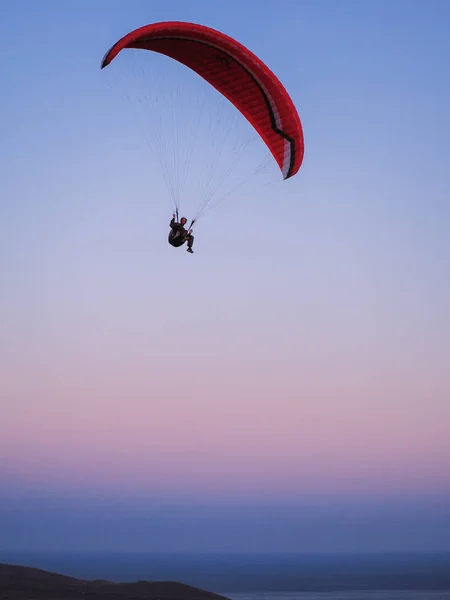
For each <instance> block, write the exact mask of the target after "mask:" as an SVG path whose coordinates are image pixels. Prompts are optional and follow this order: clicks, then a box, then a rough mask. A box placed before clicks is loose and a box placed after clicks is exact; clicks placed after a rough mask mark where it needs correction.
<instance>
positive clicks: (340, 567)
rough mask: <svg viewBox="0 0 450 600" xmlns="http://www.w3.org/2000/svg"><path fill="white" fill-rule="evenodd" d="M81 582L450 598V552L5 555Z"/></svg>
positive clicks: (345, 597) (305, 597)
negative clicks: (149, 582)
mask: <svg viewBox="0 0 450 600" xmlns="http://www.w3.org/2000/svg"><path fill="white" fill-rule="evenodd" d="M0 562H2V563H9V564H16V565H22V566H30V567H37V568H40V569H45V570H48V571H53V572H56V573H61V574H63V575H69V576H72V577H78V578H81V579H107V580H110V581H117V582H120V581H122V582H129V581H138V580H153V581H155V580H158V581H167V580H170V581H180V582H183V583H186V584H188V585H192V586H195V587H199V588H202V589H204V590H208V591H211V592H216V593H218V594H221V595H223V596H226V597H227V598H230V599H231V600H450V553H449V554H423V555H421V554H407V555H406V554H404V555H400V554H395V555H387V554H383V555H381V554H379V555H361V554H359V555H345V556H342V555H319V556H318V555H314V556H313V555H306V554H280V553H277V554H262V553H261V554H240V553H233V554H223V553H220V554H219V553H213V552H212V553H208V554H168V553H161V554H157V553H151V554H149V553H131V552H128V553H119V552H118V553H108V554H104V553H94V552H92V553H73V552H72V553H65V552H59V553H24V552H14V553H11V552H9V553H8V552H1V551H0Z"/></svg>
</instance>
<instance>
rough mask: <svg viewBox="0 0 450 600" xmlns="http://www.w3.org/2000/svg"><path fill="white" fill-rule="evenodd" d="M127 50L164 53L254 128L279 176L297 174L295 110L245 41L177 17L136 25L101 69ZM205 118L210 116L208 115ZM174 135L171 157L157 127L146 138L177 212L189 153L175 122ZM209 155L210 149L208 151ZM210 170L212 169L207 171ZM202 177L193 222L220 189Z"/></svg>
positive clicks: (299, 144) (299, 152) (299, 141)
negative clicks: (184, 151) (184, 154)
mask: <svg viewBox="0 0 450 600" xmlns="http://www.w3.org/2000/svg"><path fill="white" fill-rule="evenodd" d="M130 49H133V50H147V51H150V52H151V53H156V54H159V55H165V56H166V57H168V58H170V59H173V61H176V62H177V63H179V64H181V65H184V66H185V67H188V69H190V70H191V71H193V72H194V73H195V74H196V75H197V76H199V78H201V79H202V80H203V81H204V82H207V84H209V86H212V88H214V89H215V90H216V93H218V94H219V95H220V96H221V97H223V98H224V99H226V101H229V103H231V104H232V105H233V107H234V109H235V110H236V111H238V113H240V115H241V117H243V119H245V121H246V122H247V124H248V125H249V126H250V129H252V131H253V133H255V132H256V134H257V137H259V139H260V140H262V142H263V144H264V145H265V148H266V151H267V150H268V151H269V155H270V156H271V157H272V160H275V162H276V165H277V166H278V169H279V170H280V171H281V174H282V177H283V179H285V180H286V179H289V178H291V177H293V176H294V175H295V174H296V173H297V172H298V170H299V169H300V167H301V164H302V161H303V155H304V140H303V130H302V125H301V121H300V117H299V115H298V112H297V109H296V108H295V105H294V103H293V101H292V100H291V98H290V96H289V94H288V93H287V91H286V90H285V88H284V87H283V85H282V84H281V82H280V81H279V79H278V78H277V77H276V75H275V74H274V73H273V72H272V71H271V70H270V69H269V67H268V66H267V65H266V64H265V63H264V62H263V61H262V60H261V59H260V58H258V57H257V56H256V55H255V54H253V53H252V52H251V51H250V50H249V49H248V48H246V47H245V46H244V45H242V44H241V43H239V42H238V41H236V40H235V39H233V38H231V37H229V36H228V35H226V34H224V33H221V32H219V31H217V30H215V29H212V28H209V27H206V26H204V25H198V24H194V23H186V22H179V21H173V22H162V23H153V24H149V25H145V26H143V27H140V28H138V29H135V30H133V31H131V32H130V33H128V34H127V35H125V36H124V37H122V38H121V39H120V40H118V41H117V42H116V43H115V44H114V45H113V46H112V47H111V48H110V49H109V50H108V51H107V52H106V54H105V55H104V57H103V60H102V62H101V68H102V69H104V68H105V67H107V66H108V65H110V64H111V63H112V62H113V61H114V60H115V59H116V58H117V56H118V55H119V54H120V53H121V52H122V51H124V50H130ZM139 54H140V53H139ZM183 93H184V92H182V93H181V94H180V95H179V96H177V98H179V97H180V96H182V95H183ZM140 104H141V105H143V104H144V102H141V101H140ZM163 108H164V101H161V99H160V98H157V99H156V101H155V106H154V107H151V111H149V112H152V114H156V113H157V111H158V109H160V110H162V109H163ZM178 109H179V107H178V106H177V105H175V107H174V110H173V112H174V113H177V112H181V111H179V110H178ZM188 118H189V115H188V114H187V111H186V113H183V119H186V120H187V119H188ZM166 121H167V119H164V118H162V117H161V122H162V124H163V125H164V124H166ZM210 121H213V119H212V118H210ZM242 127H243V126H242ZM226 133H228V132H226ZM213 135H214V134H213ZM175 136H176V140H175V141H174V156H173V157H172V156H169V154H168V151H167V142H168V140H167V139H166V138H167V136H164V135H162V134H158V133H157V131H156V128H155V130H153V131H151V132H150V133H149V137H150V139H151V142H152V143H155V144H158V143H159V144H160V147H159V154H158V160H159V161H160V162H161V166H162V169H163V175H164V179H165V180H166V183H167V185H168V189H169V192H170V194H171V196H172V203H173V206H174V209H175V212H176V214H178V209H179V203H180V196H181V194H182V189H181V188H182V184H183V182H184V181H185V179H186V171H187V170H188V165H189V162H188V159H189V160H190V155H189V156H188V158H186V163H181V162H180V161H181V159H180V149H179V145H180V144H181V141H180V140H181V138H182V136H180V134H179V128H178V125H177V128H176V130H175V133H174V137H175ZM194 136H195V132H193V133H192V139H194ZM185 137H189V136H188V135H187V136H185ZM210 137H212V142H215V139H214V137H213V136H204V139H205V140H206V141H207V140H208V139H209V138H210ZM242 148H243V150H242V154H241V155H240V156H238V155H237V152H236V150H235V149H233V150H232V151H231V152H229V153H228V157H229V159H230V160H234V159H236V160H235V162H233V165H232V167H230V169H229V170H227V169H225V168H224V169H223V173H224V175H223V177H224V178H225V176H226V175H227V174H228V173H232V172H233V171H234V170H235V166H234V165H235V163H238V162H242V160H241V158H240V157H243V156H244V157H246V156H247V154H248V150H247V146H243V147H242ZM244 153H246V154H244ZM212 154H213V153H211V152H210V155H212ZM235 154H236V157H235V156H234V155H235ZM217 156H219V158H216V155H213V156H211V160H213V159H214V160H216V161H217V164H218V165H219V167H221V166H222V165H221V161H224V158H223V156H224V153H223V152H222V153H217ZM207 158H208V157H207ZM205 162H206V161H205ZM205 168H206V166H205ZM212 170H213V169H212V168H211V172H212ZM217 170H219V169H217ZM255 172H256V170H255ZM250 175H251V173H250ZM171 177H172V179H171ZM208 177H209V178H208ZM221 177H222V175H221ZM199 178H200V177H199ZM204 179H205V181H206V183H207V184H208V185H210V189H207V191H206V192H205V193H204V198H201V200H202V205H201V208H200V209H199V211H198V213H197V214H196V216H195V217H194V219H193V223H194V222H196V221H197V220H198V218H199V216H200V214H201V213H203V212H204V210H205V209H206V208H209V204H210V202H211V199H212V198H213V196H214V195H215V194H217V193H218V192H219V191H220V190H221V186H222V179H221V180H220V182H219V183H220V184H215V183H214V184H213V183H211V177H210V176H209V172H208V175H205V178H204ZM225 195H227V194H223V196H225ZM173 231H175V230H174V228H173V227H172V222H171V234H172V233H173ZM188 235H191V234H188ZM169 241H170V236H169ZM184 241H188V250H190V251H192V244H191V245H190V246H189V239H188V238H185V240H184ZM170 243H172V242H170ZM183 243H184V242H183ZM172 245H174V244H172Z"/></svg>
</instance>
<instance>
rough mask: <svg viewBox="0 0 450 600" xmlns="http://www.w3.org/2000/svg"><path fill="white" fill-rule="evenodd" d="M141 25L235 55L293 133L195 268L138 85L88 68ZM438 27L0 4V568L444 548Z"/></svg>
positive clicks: (207, 224)
mask: <svg viewBox="0 0 450 600" xmlns="http://www.w3.org/2000/svg"><path fill="white" fill-rule="evenodd" d="M163 20H181V21H192V22H197V23H201V24H204V25H208V26H211V27H214V28H216V29H219V30H220V31H223V32H224V33H227V34H228V35H231V36H233V37H235V38H236V39H238V40H239V41H240V42H241V43H243V44H245V45H246V46H248V47H249V48H250V49H251V50H252V51H253V52H255V53H256V54H257V55H258V56H260V58H261V59H262V60H264V61H265V62H266V63H267V65H268V66H269V67H270V68H271V69H272V70H273V71H274V72H275V73H276V74H277V76H278V77H279V79H280V80H281V81H282V82H283V84H284V86H285V87H286V89H287V90H288V92H289V94H290V95H291V97H292V99H293V101H294V103H295V105H296V107H297V109H298V111H299V115H300V118H301V120H302V125H303V129H304V136H305V158H304V162H303V165H302V167H301V169H300V171H299V173H298V174H297V175H296V176H295V177H293V178H292V179H290V180H288V181H281V182H280V181H278V180H277V181H273V180H271V181H270V182H269V183H268V184H266V183H264V185H262V184H261V181H263V180H260V179H258V176H256V179H255V178H253V179H252V180H251V181H250V183H249V185H248V187H245V188H242V189H239V190H238V191H237V192H236V193H235V194H234V195H233V197H232V198H231V197H230V198H229V199H228V198H227V199H226V200H225V201H224V202H223V204H221V205H220V206H219V207H218V208H217V210H216V211H212V212H211V213H210V214H209V215H208V216H207V217H206V216H205V218H204V219H202V220H200V221H199V223H198V225H197V226H196V228H195V244H194V249H195V253H194V254H193V255H189V254H188V253H186V252H185V251H184V249H181V250H175V249H174V248H172V247H170V246H169V245H168V244H167V233H168V221H169V220H170V218H171V212H172V209H171V205H170V197H169V194H168V190H167V188H166V186H165V184H164V179H163V177H162V175H161V172H160V169H159V163H158V162H157V161H156V160H155V158H154V156H153V154H152V150H151V148H150V146H149V145H148V143H147V141H146V139H145V135H144V132H143V130H142V129H141V128H140V127H139V126H137V127H136V123H135V121H134V118H135V117H136V115H137V114H138V113H139V112H140V111H139V108H138V110H136V105H134V106H132V105H131V104H130V103H129V102H127V101H126V100H124V98H125V96H127V95H128V93H129V94H132V93H133V92H135V91H136V86H137V85H138V82H137V80H136V79H134V78H133V77H132V76H129V77H128V78H125V88H123V87H121V88H120V92H119V93H117V92H118V87H117V86H115V84H111V81H112V79H114V77H115V73H116V71H113V67H114V65H111V66H110V67H108V69H105V70H103V71H102V70H100V61H101V59H102V57H103V55H104V53H105V52H106V50H107V49H108V48H109V47H110V46H111V45H112V44H113V43H114V42H115V41H116V40H117V39H119V38H120V37H121V36H122V35H124V34H125V33H127V32H129V31H130V30H132V29H134V28H136V27H139V26H141V25H144V24H146V23H151V22H155V21H163ZM449 28H450V5H449V4H448V2H446V1H445V0H427V1H426V2H425V0H423V1H421V2H419V1H416V0H395V1H391V0H389V1H388V0H377V1H376V2H375V1H371V0H367V1H366V2H360V1H358V0H342V1H341V2H339V3H336V2H333V1H332V0H315V1H314V2H312V1H309V2H307V1H304V0H281V2H276V3H275V2H269V1H266V0H259V1H258V2H253V1H250V0H249V1H248V2H246V3H243V2H240V1H238V0H227V2H222V1H220V2H219V0H217V1H216V2H207V1H206V0H193V1H190V2H186V1H185V0H179V1H177V0H166V1H165V2H159V1H158V2H153V1H150V0H148V1H146V2H144V1H141V0H133V2H127V3H125V2H122V1H119V0H108V1H106V0H96V2H91V1H88V0H78V1H77V2H76V3H75V2H58V1H57V0H43V1H41V2H35V1H34V0H15V1H14V2H8V3H5V5H4V6H3V10H2V20H1V23H0V65H1V72H2V94H1V95H0V129H1V132H2V133H1V138H0V261H1V262H0V273H1V285H0V327H1V329H0V550H1V551H2V552H7V551H15V550H34V551H53V550H57V551H60V550H83V549H85V548H86V547H88V546H89V548H91V549H96V550H99V551H100V550H111V549H114V550H131V551H132V550H155V549H161V548H164V549H165V550H166V551H169V552H170V551H179V550H183V551H211V550H226V551H236V550H241V551H242V550H249V551H254V550H263V551H306V552H308V551H311V552H322V551H323V552H328V551H332V552H347V551H352V552H353V551H365V552H370V551H405V550H418V551H419V550H420V551H435V550H446V551H448V550H450V546H449V540H450V509H449V506H450V403H449V399H450V368H449V367H450V361H449V357H450V319H449V310H450V308H449V307H450V277H449V273H450V235H449V218H450V203H449V198H450V171H449V169H448V165H449V160H450V118H449V113H448V107H449V105H450V71H449V69H448V59H449V56H450V36H449V35H448V31H449ZM139 60H140V61H141V62H144V63H145V60H146V58H145V57H143V56H141V55H140V56H139ZM155 60H156V59H155ZM118 64H119V62H118ZM120 64H121V65H122V66H124V67H125V69H124V72H125V73H127V68H126V65H127V63H126V62H125V59H124V61H123V62H122V63H120ZM155 64H156V63H155ZM157 64H158V66H157V67H155V70H154V71H152V76H153V78H154V79H156V80H157V81H158V85H159V82H160V81H162V78H163V76H164V75H165V74H168V75H169V76H170V74H172V82H173V83H174V84H175V85H180V89H184V88H182V86H183V85H184V76H186V77H188V75H187V74H183V73H182V72H181V71H180V70H179V69H178V67H177V66H176V65H174V64H170V62H169V61H168V60H166V61H165V62H162V61H159V62H158V63H157ZM107 71H108V72H107ZM117 72H118V70H117ZM180 73H181V75H180ZM160 77H161V79H160ZM189 81H190V82H192V81H193V80H192V79H189ZM121 85H122V84H121ZM128 85H130V90H128V88H127V86H128ZM161 85H162V84H161ZM195 85H196V82H195V81H194V89H193V90H191V88H189V93H188V92H187V91H186V92H185V93H182V94H181V95H182V98H181V100H183V101H185V102H187V101H188V100H189V99H190V100H192V98H194V97H195ZM133 86H134V88H133ZM131 88H133V89H131ZM159 89H160V88H158V87H157V88H154V87H153V86H150V90H151V91H152V92H153V93H155V94H156V97H159V96H158V94H159ZM187 89H188V88H186V90H187ZM123 91H125V94H123V93H122V92H123ZM191 93H193V94H194V96H192V95H190V94H191ZM121 94H122V95H121ZM212 102H213V106H214V107H216V108H217V107H218V106H219V99H218V98H214V97H212ZM214 102H217V103H218V104H217V105H214ZM167 106H168V105H166V102H165V100H164V101H163V107H162V108H161V110H163V109H166V108H167ZM171 106H174V105H171ZM197 110H198V106H197ZM223 110H224V111H227V108H226V107H225V108H224V109H223ZM149 113H150V117H151V118H152V119H153V121H152V123H153V124H155V123H156V122H157V118H158V117H157V115H158V114H159V113H158V112H157V110H155V111H154V110H151V111H149ZM177 114H178V113H177ZM197 114H198V113H197ZM223 114H229V113H223ZM182 115H186V119H188V118H192V115H191V114H190V113H189V111H186V110H185V111H184V112H183V113H182ZM139 118H140V116H139ZM187 122H191V121H187ZM225 122H226V121H225ZM215 124H216V121H214V122H213V125H214V126H215ZM225 129H226V127H225ZM238 132H239V133H240V134H242V135H244V134H245V135H247V134H248V132H247V131H246V130H245V127H244V125H243V124H242V123H241V122H239V123H238ZM173 133H174V129H172V134H173ZM169 135H170V132H169ZM183 135H184V134H183ZM202 135H203V134H202ZM202 135H200V137H199V140H200V150H203V151H204V153H205V154H206V155H207V154H208V149H207V148H206V146H204V144H206V141H207V140H206V136H204V137H202ZM172 141H173V140H172ZM184 141H185V140H184ZM231 156H232V153H231V152H230V150H228V158H230V157H231ZM244 156H245V158H243V159H242V161H243V162H242V163H240V164H241V165H242V166H244V167H245V166H246V164H247V163H246V162H245V161H247V160H249V159H250V158H252V157H253V155H252V150H251V149H250V150H249V151H248V152H246V153H245V155H244ZM201 167H202V165H201V163H200V162H199V161H197V162H194V163H192V165H191V166H190V168H189V175H190V177H191V179H192V180H193V181H194V182H195V181H196V179H197V178H200V177H201V176H202V173H203V172H202V173H201V172H200V171H201ZM197 169H198V171H197ZM197 173H198V174H197ZM203 175H204V173H203ZM271 177H272V175H271ZM264 181H265V180H264ZM185 195H187V196H189V198H186V200H187V201H192V200H193V198H192V196H191V195H190V193H189V194H187V193H186V194H185ZM188 216H190V215H188Z"/></svg>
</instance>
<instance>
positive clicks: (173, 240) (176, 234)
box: [168, 208, 195, 248]
mask: <svg viewBox="0 0 450 600" xmlns="http://www.w3.org/2000/svg"><path fill="white" fill-rule="evenodd" d="M175 214H176V216H177V223H178V222H179V219H178V208H177V209H176V211H175ZM194 223H195V219H192V221H191V224H190V225H189V227H188V228H187V230H186V229H184V228H183V229H184V233H182V232H181V231H180V230H178V229H171V230H170V232H169V238H168V242H169V244H170V245H171V246H174V248H179V247H180V246H182V245H183V244H184V243H185V242H186V240H187V237H188V235H189V234H190V233H191V232H192V226H193V225H194Z"/></svg>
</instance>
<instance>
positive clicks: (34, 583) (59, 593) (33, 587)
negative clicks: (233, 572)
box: [0, 563, 224, 600]
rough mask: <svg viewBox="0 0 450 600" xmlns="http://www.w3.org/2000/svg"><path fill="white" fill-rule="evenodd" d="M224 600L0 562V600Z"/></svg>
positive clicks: (166, 585)
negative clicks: (69, 575)
mask: <svg viewBox="0 0 450 600" xmlns="http://www.w3.org/2000/svg"><path fill="white" fill-rule="evenodd" d="M78 598H79V599H86V600H87V599H90V598H92V600H103V599H108V600H114V599H115V598H123V599H130V600H131V599H132V598H147V599H148V600H224V596H219V595H218V594H213V593H212V592H207V591H205V590H201V589H198V588H195V587H191V586H189V585H185V584H183V583H178V582H174V581H136V582H135V583H113V582H111V581H99V580H98V581H87V580H83V579H75V578H74V577H66V576H65V575H59V574H57V573H50V572H49V571H43V570H41V569H34V568H31V567H20V566H16V565H6V564H1V563H0V600H72V599H78Z"/></svg>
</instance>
